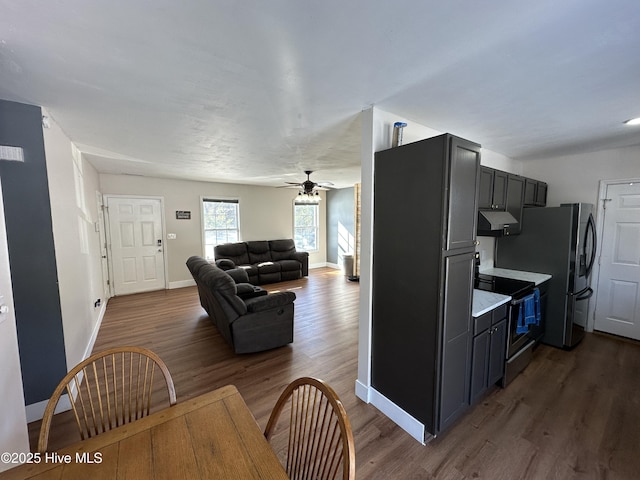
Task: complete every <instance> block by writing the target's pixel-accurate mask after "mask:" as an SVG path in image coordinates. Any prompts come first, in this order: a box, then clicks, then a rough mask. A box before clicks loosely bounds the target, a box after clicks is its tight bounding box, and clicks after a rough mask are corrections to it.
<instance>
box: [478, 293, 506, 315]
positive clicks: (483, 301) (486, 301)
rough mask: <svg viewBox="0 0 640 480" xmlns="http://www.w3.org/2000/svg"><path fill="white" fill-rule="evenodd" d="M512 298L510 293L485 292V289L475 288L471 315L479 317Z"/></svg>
mask: <svg viewBox="0 0 640 480" xmlns="http://www.w3.org/2000/svg"><path fill="white" fill-rule="evenodd" d="M509 300H511V297H510V296H509V295H502V294H500V293H493V292H485V291H484V290H475V289H474V290H473V306H472V307H471V315H472V316H474V317H479V316H480V315H483V314H485V313H487V312H490V311H491V310H493V309H494V308H497V307H499V306H500V305H502V304H504V303H507V302H508V301H509Z"/></svg>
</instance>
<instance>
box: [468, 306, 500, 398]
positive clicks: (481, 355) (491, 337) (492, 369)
mask: <svg viewBox="0 0 640 480" xmlns="http://www.w3.org/2000/svg"><path fill="white" fill-rule="evenodd" d="M506 316H507V308H506V305H502V306H500V307H498V308H495V309H494V310H492V311H490V312H487V313H485V314H484V315H482V316H480V317H476V318H474V319H473V321H474V337H473V346H472V358H471V385H470V403H471V404H473V403H476V402H477V401H479V400H480V399H481V398H482V397H483V396H484V394H485V393H486V392H487V391H488V390H489V389H490V388H491V387H492V386H493V385H495V384H496V383H497V382H499V381H500V380H501V379H502V377H503V376H504V367H505V356H506V349H507V318H506Z"/></svg>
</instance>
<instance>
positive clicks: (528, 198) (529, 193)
mask: <svg viewBox="0 0 640 480" xmlns="http://www.w3.org/2000/svg"><path fill="white" fill-rule="evenodd" d="M537 188H538V182H536V181H535V180H533V179H531V178H525V180H524V204H525V205H526V206H527V207H535V205H536V189H537Z"/></svg>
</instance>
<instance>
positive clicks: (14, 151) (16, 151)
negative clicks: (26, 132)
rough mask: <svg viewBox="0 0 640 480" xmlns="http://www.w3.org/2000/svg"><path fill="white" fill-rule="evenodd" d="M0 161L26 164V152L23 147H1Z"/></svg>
mask: <svg viewBox="0 0 640 480" xmlns="http://www.w3.org/2000/svg"><path fill="white" fill-rule="evenodd" d="M0 160H10V161H12V162H24V151H23V150H22V147H10V146H8V145H0Z"/></svg>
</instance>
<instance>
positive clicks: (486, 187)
mask: <svg viewBox="0 0 640 480" xmlns="http://www.w3.org/2000/svg"><path fill="white" fill-rule="evenodd" d="M493 171H494V170H493V168H489V167H480V186H479V187H478V209H479V210H490V209H491V206H492V205H493Z"/></svg>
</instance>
